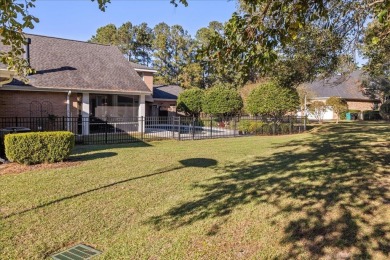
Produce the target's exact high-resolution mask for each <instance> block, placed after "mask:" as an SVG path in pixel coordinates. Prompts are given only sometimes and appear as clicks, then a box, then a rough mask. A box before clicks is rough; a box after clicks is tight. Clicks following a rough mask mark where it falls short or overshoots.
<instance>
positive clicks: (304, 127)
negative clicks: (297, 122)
mask: <svg viewBox="0 0 390 260" xmlns="http://www.w3.org/2000/svg"><path fill="white" fill-rule="evenodd" d="M303 120H304V121H303V131H306V120H307V116H306V115H305V117H304V119H303Z"/></svg>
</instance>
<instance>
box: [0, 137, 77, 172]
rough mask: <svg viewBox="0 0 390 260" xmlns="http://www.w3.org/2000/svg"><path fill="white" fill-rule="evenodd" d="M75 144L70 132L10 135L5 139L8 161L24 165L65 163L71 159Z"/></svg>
mask: <svg viewBox="0 0 390 260" xmlns="http://www.w3.org/2000/svg"><path fill="white" fill-rule="evenodd" d="M74 142H75V137H74V135H73V134H72V133H70V132H33V133H22V134H8V135H6V136H5V138H4V144H5V153H6V156H7V158H8V160H10V161H11V162H18V163H23V164H38V163H44V162H46V163H53V162H60V161H63V160H64V159H66V158H68V157H69V155H70V152H71V151H72V148H73V147H74Z"/></svg>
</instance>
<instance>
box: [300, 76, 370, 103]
mask: <svg viewBox="0 0 390 260" xmlns="http://www.w3.org/2000/svg"><path fill="white" fill-rule="evenodd" d="M305 87H306V88H307V89H308V90H309V91H310V92H311V93H313V94H314V97H316V98H328V97H332V96H336V97H341V98H344V99H356V100H371V99H370V97H368V96H366V95H364V92H363V88H362V71H359V70H357V71H354V72H352V73H351V74H349V75H345V76H344V75H337V76H334V77H331V78H328V79H323V80H318V81H314V82H313V83H311V84H305Z"/></svg>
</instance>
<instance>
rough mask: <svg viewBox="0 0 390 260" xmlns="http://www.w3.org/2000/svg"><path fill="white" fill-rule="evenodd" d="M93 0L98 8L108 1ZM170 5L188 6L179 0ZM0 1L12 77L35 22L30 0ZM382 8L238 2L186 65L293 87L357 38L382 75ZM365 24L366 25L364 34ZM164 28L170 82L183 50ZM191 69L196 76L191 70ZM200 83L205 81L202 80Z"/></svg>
mask: <svg viewBox="0 0 390 260" xmlns="http://www.w3.org/2000/svg"><path fill="white" fill-rule="evenodd" d="M91 1H95V0H91ZM96 2H97V3H98V6H99V8H100V9H101V10H102V11H104V10H105V9H106V8H107V4H108V3H110V0H96ZM170 2H171V3H172V4H174V5H178V4H183V5H184V6H187V5H188V3H187V1H186V0H170ZM1 3H2V4H1V5H0V25H1V30H0V35H1V40H2V42H3V44H4V45H8V46H9V50H2V51H1V52H0V61H1V62H2V63H5V64H7V65H8V68H9V69H13V70H16V71H17V72H18V73H19V75H25V74H27V73H29V72H30V71H31V69H30V68H29V67H28V64H27V62H26V61H25V60H24V59H22V58H21V54H22V53H23V45H24V43H25V38H24V35H23V33H22V32H23V30H24V29H25V28H31V29H32V28H34V23H37V22H39V20H38V18H37V17H34V16H33V15H31V14H30V10H31V9H32V8H34V3H35V0H26V1H21V2H18V1H15V0H3V1H2V2H1ZM389 9H390V1H387V0H343V1H340V0H309V1H308V0H239V10H238V11H237V12H235V13H233V15H232V17H231V19H230V20H229V21H228V22H227V23H226V24H225V25H224V26H223V28H221V27H220V25H218V24H210V26H209V31H207V30H202V31H201V32H199V39H200V42H202V41H203V43H201V46H202V51H200V53H201V55H200V56H201V58H199V59H195V58H194V57H193V53H194V52H193V51H190V53H191V57H189V58H190V59H191V62H193V61H196V62H199V63H200V66H201V68H202V70H203V74H204V75H206V76H209V75H210V77H209V78H208V79H212V81H214V82H221V83H223V84H224V85H229V84H230V86H235V87H236V86H242V85H243V83H245V82H246V81H248V80H253V79H256V78H258V77H262V76H267V77H269V76H271V77H273V78H276V80H278V81H279V84H281V85H284V86H297V85H298V84H299V83H300V82H301V81H303V80H311V79H313V78H314V77H317V76H319V75H326V74H327V73H331V72H332V71H334V70H335V69H336V68H337V67H338V65H340V60H342V59H340V57H350V58H351V57H353V54H354V50H355V49H356V46H358V45H359V44H358V43H359V42H363V47H366V48H365V50H364V53H365V55H366V57H368V59H369V65H368V66H367V70H368V71H370V72H372V71H373V72H375V71H376V70H377V69H378V68H379V69H380V70H385V72H384V73H383V74H384V75H386V73H387V72H386V70H387V69H386V68H387V63H386V62H385V61H386V58H383V57H388V53H387V50H388V48H387V47H386V46H387V42H388V39H389V35H390V14H389ZM367 23H372V24H373V26H371V27H370V28H369V29H368V30H367V32H366V33H365V31H366V27H367V26H366V25H367ZM111 27H112V26H110V28H111ZM110 28H108V27H107V28H106V29H110ZM141 28H142V29H141ZM111 29H112V28H111ZM122 29H123V30H121V33H119V35H120V37H119V38H118V39H117V40H119V39H121V37H122V36H123V35H125V39H130V38H131V37H128V35H127V34H129V33H130V34H131V32H132V30H133V29H132V27H131V26H130V24H126V26H124V27H123V28H122ZM162 29H163V28H162ZM117 30H119V28H118V29H117ZM140 30H141V31H142V33H141V32H139V33H138V35H139V36H140V37H141V38H143V39H144V40H145V42H148V43H149V42H150V41H149V39H148V35H150V34H149V32H150V31H149V30H148V29H147V28H146V27H142V26H141V27H140ZM164 30H165V29H163V31H164ZM169 30H170V33H171V34H172V39H173V42H174V44H175V45H177V46H178V47H177V48H173V53H171V54H170V56H171V58H170V61H169V64H168V65H165V67H168V70H169V73H168V72H167V73H166V75H168V79H169V81H171V80H172V79H174V80H176V81H178V75H179V74H180V71H181V65H182V64H179V63H178V62H177V57H178V56H180V55H182V54H181V53H183V52H182V50H181V48H182V47H181V45H182V38H186V37H187V36H186V35H185V31H183V30H182V28H180V27H177V26H174V27H173V28H170V29H169ZM165 32H167V30H165ZM164 37H165V36H163V37H162V38H163V39H164ZM157 38H159V40H155V41H154V44H156V45H161V44H162V43H161V42H160V39H161V37H157ZM206 38H207V39H206ZM363 38H364V39H365V40H362V39H363ZM105 40H106V39H104V41H105ZM142 41H143V40H141V39H140V38H138V40H137V42H142ZM120 42H122V43H121V44H120V45H121V46H122V50H123V51H124V52H126V51H127V50H130V49H132V48H136V47H134V46H133V42H131V41H129V42H125V43H123V41H122V40H120ZM157 42H158V43H157ZM195 46H196V45H195ZM148 48H149V47H147V45H144V48H140V47H139V48H138V49H137V48H136V49H137V51H132V52H127V55H128V56H129V57H130V60H131V59H132V57H133V55H134V53H135V56H137V58H134V59H137V60H138V61H140V62H142V63H148V62H149V60H148V59H149V57H148V55H147V54H146V53H148ZM191 48H192V47H191ZM197 48H199V45H197V46H196V47H195V49H197ZM176 51H177V52H176ZM187 52H188V50H186V53H187ZM175 56H176V57H175ZM164 58H165V57H164ZM185 59H187V58H185ZM352 60H353V59H352ZM387 60H388V59H387ZM292 64H294V66H292ZM380 64H381V65H380ZM187 73H188V72H187ZM191 73H196V70H195V71H191ZM211 75H212V76H213V77H211ZM164 77H165V76H164ZM202 84H203V86H207V80H203V82H202ZM212 84H213V83H212ZM212 84H210V85H212Z"/></svg>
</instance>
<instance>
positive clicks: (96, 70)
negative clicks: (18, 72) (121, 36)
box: [0, 34, 150, 93]
mask: <svg viewBox="0 0 390 260" xmlns="http://www.w3.org/2000/svg"><path fill="white" fill-rule="evenodd" d="M26 37H28V38H30V39H31V45H30V63H31V67H32V68H33V69H35V70H36V73H35V74H33V75H30V76H28V79H29V85H31V86H33V87H36V88H55V89H64V90H81V91H88V90H98V91H117V92H129V93H130V92H150V90H149V89H148V87H147V86H146V84H145V83H144V82H143V81H142V79H141V78H140V77H139V76H138V74H137V72H136V71H135V70H134V68H133V67H132V66H131V64H130V63H129V62H128V61H127V60H126V58H125V57H124V56H123V55H122V53H121V52H120V51H119V49H118V48H117V47H114V46H108V45H101V44H94V43H88V42H82V41H75V40H67V39H60V38H54V37H47V36H39V35H32V34H26ZM0 47H1V49H4V48H5V46H3V45H0ZM13 84H22V83H21V82H18V81H14V82H13Z"/></svg>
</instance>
